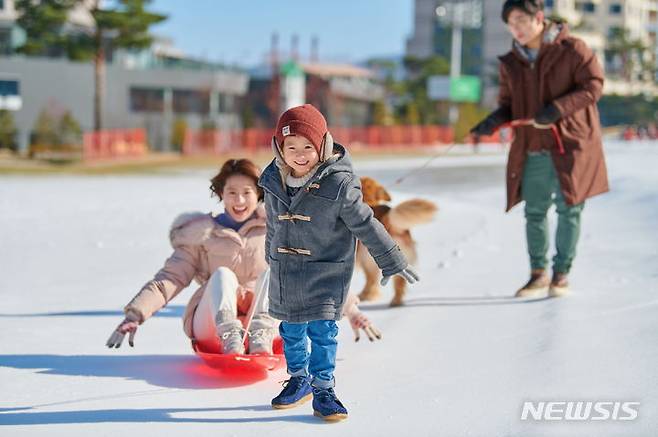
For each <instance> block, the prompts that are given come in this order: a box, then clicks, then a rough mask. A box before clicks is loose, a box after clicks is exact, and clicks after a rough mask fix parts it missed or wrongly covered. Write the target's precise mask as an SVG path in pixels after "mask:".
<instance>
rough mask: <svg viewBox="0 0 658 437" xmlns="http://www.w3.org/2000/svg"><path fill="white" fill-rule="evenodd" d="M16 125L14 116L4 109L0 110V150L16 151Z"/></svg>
mask: <svg viewBox="0 0 658 437" xmlns="http://www.w3.org/2000/svg"><path fill="white" fill-rule="evenodd" d="M17 132H18V130H17V129H16V124H15V123H14V115H13V114H12V113H11V112H10V111H7V110H6V109H0V149H2V148H7V149H11V150H15V149H16V133H17Z"/></svg>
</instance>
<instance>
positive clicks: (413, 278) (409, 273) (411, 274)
mask: <svg viewBox="0 0 658 437" xmlns="http://www.w3.org/2000/svg"><path fill="white" fill-rule="evenodd" d="M396 275H400V276H402V277H403V278H404V280H405V281H407V282H408V283H410V284H415V283H416V282H418V281H420V278H419V277H418V273H416V271H415V270H414V269H413V268H411V266H407V268H406V269H404V270H402V271H400V272H398V273H396ZM391 276H393V275H390V276H384V277H383V278H382V280H381V282H380V284H382V286H384V285H386V284H388V280H389V279H391Z"/></svg>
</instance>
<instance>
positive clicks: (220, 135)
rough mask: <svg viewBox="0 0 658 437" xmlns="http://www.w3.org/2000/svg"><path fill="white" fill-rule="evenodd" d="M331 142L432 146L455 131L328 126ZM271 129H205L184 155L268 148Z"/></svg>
mask: <svg viewBox="0 0 658 437" xmlns="http://www.w3.org/2000/svg"><path fill="white" fill-rule="evenodd" d="M329 131H330V132H331V134H332V136H333V137H334V140H335V141H337V142H339V143H342V144H346V145H354V146H359V147H364V148H369V147H399V146H420V147H423V146H435V145H437V144H449V143H452V142H453V140H454V131H453V129H452V127H449V126H359V127H336V126H334V127H330V128H329ZM272 134H273V130H272V129H244V130H226V131H222V130H206V131H191V130H189V129H188V131H187V132H186V133H185V141H184V143H183V148H182V152H183V154H184V155H204V154H219V153H222V152H227V151H230V150H236V149H246V150H248V151H250V152H255V151H258V150H263V149H268V148H269V147H270V145H271V141H272Z"/></svg>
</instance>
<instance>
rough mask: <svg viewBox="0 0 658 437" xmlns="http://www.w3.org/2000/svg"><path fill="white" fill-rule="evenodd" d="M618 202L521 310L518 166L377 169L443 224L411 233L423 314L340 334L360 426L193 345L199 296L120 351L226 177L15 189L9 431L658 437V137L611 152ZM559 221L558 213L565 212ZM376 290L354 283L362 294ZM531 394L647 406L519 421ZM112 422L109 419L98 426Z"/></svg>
mask: <svg viewBox="0 0 658 437" xmlns="http://www.w3.org/2000/svg"><path fill="white" fill-rule="evenodd" d="M606 149H607V158H608V165H609V171H610V178H611V186H612V191H611V192H610V193H608V194H606V195H603V196H599V197H596V198H594V199H592V200H590V201H588V203H587V206H586V208H585V212H584V218H583V222H584V223H583V233H582V237H581V242H580V245H579V254H578V258H577V260H576V264H575V267H574V271H573V274H572V276H571V282H572V286H573V293H572V295H571V296H569V297H566V298H562V299H539V300H518V299H513V298H512V297H511V296H512V295H513V293H514V291H515V290H516V288H518V287H519V286H520V285H521V284H522V283H523V282H524V280H525V279H526V275H527V269H528V267H527V260H526V254H525V241H524V231H523V229H524V228H523V211H522V208H520V207H517V208H516V209H514V210H513V211H512V212H511V213H510V214H504V213H503V207H504V162H505V157H504V155H502V154H500V153H499V154H482V155H480V156H470V157H466V156H458V157H453V156H440V157H438V158H437V159H435V160H434V161H432V163H431V165H429V166H428V168H427V169H425V170H424V171H422V172H420V173H415V174H413V175H412V176H410V177H408V178H407V179H405V180H404V181H403V182H402V183H400V184H397V185H396V184H394V181H395V180H396V179H397V178H399V177H400V176H401V175H402V174H403V173H405V172H407V171H409V170H411V169H413V168H416V167H417V166H419V165H422V164H423V163H425V162H426V159H427V158H412V159H399V160H395V161H391V160H376V161H369V162H360V163H358V165H357V169H358V170H361V173H362V174H367V175H370V176H373V177H375V178H377V179H379V180H380V181H382V182H384V183H385V184H386V185H387V186H388V187H389V188H391V191H392V192H393V197H394V202H399V201H402V200H404V199H407V198H410V197H415V196H422V197H425V198H429V199H432V200H434V201H436V202H437V204H438V205H439V208H440V211H439V214H438V217H437V219H436V220H435V221H434V222H433V223H431V224H428V225H423V226H420V227H418V228H416V229H415V230H414V232H413V234H414V236H415V237H416V239H417V241H418V246H419V251H420V253H421V256H420V262H419V265H418V271H419V273H420V275H421V282H420V283H419V284H417V285H415V286H412V287H410V289H409V293H408V296H407V300H406V302H407V304H406V305H405V306H404V307H401V308H396V309H390V308H388V306H387V304H388V301H389V300H390V298H391V296H392V291H391V289H390V287H389V288H387V290H386V296H385V297H384V299H383V300H382V301H380V302H376V303H369V304H365V305H363V308H364V310H365V311H366V313H367V315H368V316H369V317H370V318H371V320H373V322H374V323H375V324H376V325H377V326H378V327H379V328H380V329H381V330H382V332H383V334H384V338H383V340H382V341H380V342H376V343H369V342H367V341H366V342H364V341H363V339H362V340H361V341H360V342H359V343H354V342H353V340H352V333H351V330H350V329H349V326H348V325H347V323H346V322H341V333H340V337H339V339H340V344H339V351H338V362H337V371H336V378H337V393H338V394H339V396H340V398H341V399H342V400H343V401H344V403H345V404H346V406H347V408H348V409H349V411H350V417H349V419H348V420H347V421H345V422H342V423H339V424H335V425H327V424H324V423H322V422H321V421H319V420H318V419H317V418H314V417H313V416H312V409H311V406H310V404H306V405H304V406H301V407H299V408H296V409H292V410H284V411H274V410H271V409H270V407H269V402H270V399H271V398H272V397H273V396H275V395H276V394H277V393H278V391H279V390H280V388H281V386H280V384H279V381H281V380H284V379H285V378H286V374H285V372H284V371H282V370H280V371H276V372H273V373H271V374H269V375H242V376H235V375H233V376H226V375H222V374H219V373H217V372H216V371H214V370H212V369H209V368H207V367H205V366H204V365H203V364H202V363H201V361H200V360H199V359H198V358H196V357H195V356H194V354H193V353H192V352H191V349H190V346H189V343H188V341H187V339H186V337H185V336H184V334H183V332H182V326H181V325H182V324H181V315H182V312H183V308H184V305H185V303H186V302H187V299H188V298H189V297H190V294H191V290H187V291H185V292H184V293H182V294H181V296H179V297H178V298H177V299H175V300H174V301H173V302H172V303H171V304H170V305H169V307H167V309H165V310H163V311H162V312H161V313H160V314H158V315H157V316H156V317H154V318H153V319H151V320H149V321H148V322H147V323H145V324H144V325H143V326H142V327H140V329H139V331H138V333H137V336H136V340H135V342H136V345H135V348H133V349H131V348H129V347H127V345H124V346H123V347H122V348H121V349H119V350H108V349H106V348H105V347H104V343H105V340H106V339H107V337H108V336H109V335H110V333H111V332H112V330H113V329H114V327H115V326H116V324H117V323H118V322H119V321H120V320H121V315H122V312H121V308H122V305H124V304H125V303H126V302H127V301H128V300H129V299H130V298H131V297H132V296H133V295H134V293H136V292H137V291H138V290H139V288H140V286H141V285H142V284H143V283H144V282H145V281H146V280H148V279H149V278H150V277H151V275H152V274H153V273H154V272H155V271H156V270H157V269H158V268H159V267H160V265H161V264H162V262H163V261H164V259H165V258H166V256H167V255H168V253H169V251H170V248H169V245H168V241H167V231H168V227H169V225H170V223H171V221H172V220H173V218H174V217H175V216H176V215H177V214H178V213H180V212H183V211H193V210H202V211H206V210H211V209H214V210H217V209H218V206H217V204H216V201H215V200H214V199H211V198H209V195H208V178H209V177H210V176H211V174H212V171H211V170H208V171H199V170H195V171H190V172H181V171H176V172H169V173H157V174H149V175H137V176H103V177H99V176H29V177H28V176H2V177H0V227H1V229H2V231H1V232H0V247H1V248H2V250H0V271H1V272H2V274H1V275H0V301H1V302H2V306H1V307H0V344H1V345H2V351H0V393H2V396H0V435H12V436H22V435H49V436H50V435H63V436H64V435H66V436H75V435H88V434H89V433H93V434H94V435H96V436H105V435H108V436H109V435H111V436H116V435H119V434H118V433H119V432H123V434H125V433H126V432H130V433H131V434H132V433H135V434H138V435H139V434H141V435H143V434H146V433H147V432H154V433H155V432H166V433H168V434H170V433H171V434H173V433H176V435H202V434H201V433H203V432H212V433H213V434H214V435H221V436H231V435H236V436H238V435H239V436H263V435H289V436H297V435H309V434H311V433H313V434H317V435H338V434H340V435H342V436H360V437H363V436H369V435H373V436H380V435H399V434H401V433H405V434H406V435H414V436H430V435H431V436H436V435H445V436H494V435H495V436H503V435H504V436H527V435H533V436H580V435H596V436H613V435H625V436H631V435H632V436H649V435H655V432H656V431H655V430H656V429H658V413H657V412H658V372H656V362H658V317H656V314H657V311H658V237H657V235H658V234H657V232H656V230H657V225H658V144H656V143H634V144H629V143H625V144H624V143H615V142H609V143H608V144H607V147H606ZM551 221H552V223H553V225H554V224H555V218H554V216H552V217H551ZM362 284H363V278H362V276H361V274H360V273H359V274H357V275H355V278H354V282H353V289H354V290H355V291H357V292H358V291H359V290H360V287H361V286H362ZM524 401H534V402H539V401H565V402H566V401H619V402H629V401H633V402H640V406H639V409H638V411H639V417H638V418H637V420H634V421H612V420H608V421H585V422H564V421H554V422H546V421H542V422H537V421H521V419H520V415H521V409H522V405H523V402H524ZM99 424H100V426H99Z"/></svg>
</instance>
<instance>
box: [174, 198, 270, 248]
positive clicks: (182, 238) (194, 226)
mask: <svg viewBox="0 0 658 437" xmlns="http://www.w3.org/2000/svg"><path fill="white" fill-rule="evenodd" d="M265 225H266V220H265V208H264V207H263V205H262V204H260V205H258V207H257V208H256V211H255V217H254V218H252V219H251V220H249V221H247V222H246V223H245V224H244V225H243V226H242V227H241V228H240V230H239V231H238V234H240V235H244V234H245V233H246V232H247V231H248V230H250V229H251V228H253V227H257V226H265ZM217 232H219V233H222V232H235V231H233V230H232V229H228V228H225V227H223V226H221V225H220V224H218V223H217V222H216V221H215V219H214V218H213V216H212V214H210V213H203V212H199V211H195V212H185V213H183V214H180V215H179V216H178V217H176V219H175V220H174V222H173V223H172V225H171V228H170V230H169V241H170V242H171V245H172V247H174V248H175V247H177V246H193V245H200V244H203V243H204V242H205V241H207V240H208V239H210V237H211V236H212V235H213V233H217Z"/></svg>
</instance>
